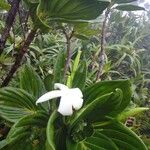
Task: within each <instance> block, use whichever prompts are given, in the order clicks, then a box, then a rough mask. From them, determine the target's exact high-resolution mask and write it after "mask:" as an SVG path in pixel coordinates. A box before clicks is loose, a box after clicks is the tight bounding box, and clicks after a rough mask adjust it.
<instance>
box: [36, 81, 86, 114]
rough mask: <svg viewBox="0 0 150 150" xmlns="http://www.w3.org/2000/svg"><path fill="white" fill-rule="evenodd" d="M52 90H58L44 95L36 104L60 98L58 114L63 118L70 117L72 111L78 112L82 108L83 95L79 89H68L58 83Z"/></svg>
mask: <svg viewBox="0 0 150 150" xmlns="http://www.w3.org/2000/svg"><path fill="white" fill-rule="evenodd" d="M54 88H55V89H60V90H55V91H50V92H48V93H45V94H44V95H42V96H41V97H40V98H39V99H38V100H37V101H36V104H38V103H42V102H45V101H48V100H50V99H53V98H57V97H61V98H60V103H59V107H58V112H60V113H61V114H62V115H64V116H70V115H72V114H73V109H75V110H79V109H80V108H81V107H82V105H83V99H82V98H83V95H82V92H81V90H80V89H79V88H72V89H69V88H68V87H67V86H66V85H64V84H60V83H55V85H54Z"/></svg>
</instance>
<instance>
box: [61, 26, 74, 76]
mask: <svg viewBox="0 0 150 150" xmlns="http://www.w3.org/2000/svg"><path fill="white" fill-rule="evenodd" d="M63 33H64V35H65V37H66V45H67V60H66V63H65V68H64V78H65V77H66V75H67V71H68V68H69V65H70V62H71V55H72V51H71V38H72V36H73V33H74V31H72V32H71V33H70V34H68V33H67V32H66V31H65V29H64V28H63Z"/></svg>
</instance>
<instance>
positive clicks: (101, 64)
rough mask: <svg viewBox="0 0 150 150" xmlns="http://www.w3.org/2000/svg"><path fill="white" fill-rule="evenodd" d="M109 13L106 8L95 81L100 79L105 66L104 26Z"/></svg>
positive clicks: (108, 9)
mask: <svg viewBox="0 0 150 150" xmlns="http://www.w3.org/2000/svg"><path fill="white" fill-rule="evenodd" d="M109 13H110V7H108V8H107V10H106V13H105V18H104V21H103V26H102V32H101V46H100V53H99V56H98V57H99V69H98V72H97V76H96V81H97V80H99V79H100V78H101V75H102V71H103V68H104V65H105V35H106V24H107V19H108V16H109Z"/></svg>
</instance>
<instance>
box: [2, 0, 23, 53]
mask: <svg viewBox="0 0 150 150" xmlns="http://www.w3.org/2000/svg"><path fill="white" fill-rule="evenodd" d="M20 1H21V0H13V2H11V9H10V10H9V12H8V15H7V18H6V25H5V28H4V30H3V32H2V34H1V38H0V55H1V54H2V52H3V49H4V48H5V44H6V41H7V38H8V37H9V32H10V29H11V27H12V26H13V23H14V20H15V17H16V14H17V12H18V9H19V3H20Z"/></svg>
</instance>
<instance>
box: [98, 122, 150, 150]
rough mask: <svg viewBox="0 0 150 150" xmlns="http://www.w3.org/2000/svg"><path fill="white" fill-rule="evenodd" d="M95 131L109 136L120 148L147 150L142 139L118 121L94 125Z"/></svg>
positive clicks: (125, 149) (124, 149)
mask: <svg viewBox="0 0 150 150" xmlns="http://www.w3.org/2000/svg"><path fill="white" fill-rule="evenodd" d="M96 128H97V131H99V132H100V133H102V134H103V135H105V136H107V137H108V138H110V139H111V140H112V141H113V142H114V143H115V144H116V145H117V147H118V149H121V150H139V149H140V150H147V148H146V146H145V144H144V143H143V141H142V140H141V139H140V138H139V137H138V136H137V135H136V134H135V133H134V132H133V131H132V130H130V129H128V128H127V127H125V126H124V125H123V124H121V123H119V122H117V121H116V122H112V123H110V124H107V125H106V124H105V125H104V126H101V125H100V126H99V127H96Z"/></svg>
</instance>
